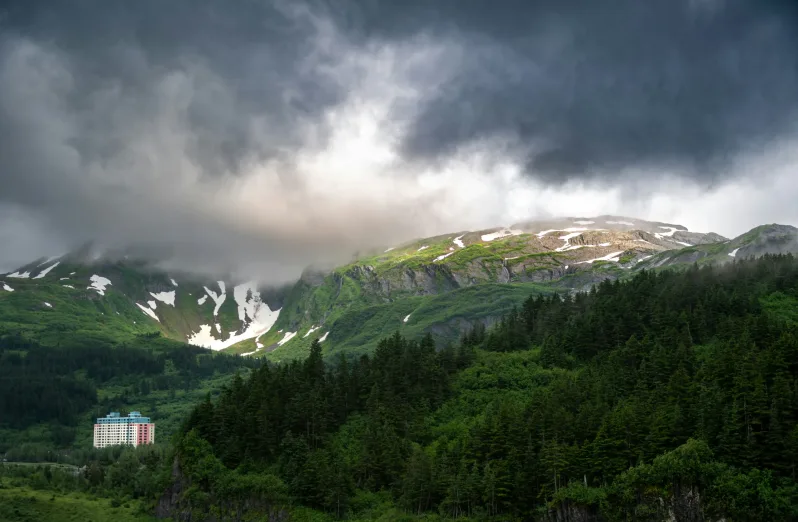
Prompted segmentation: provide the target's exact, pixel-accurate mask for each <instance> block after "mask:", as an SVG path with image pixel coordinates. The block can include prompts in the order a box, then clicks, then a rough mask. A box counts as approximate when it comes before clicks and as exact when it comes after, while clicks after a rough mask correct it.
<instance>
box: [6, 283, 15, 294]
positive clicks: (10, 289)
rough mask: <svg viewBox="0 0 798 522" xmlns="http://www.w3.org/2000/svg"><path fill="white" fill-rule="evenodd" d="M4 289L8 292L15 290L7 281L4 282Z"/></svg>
mask: <svg viewBox="0 0 798 522" xmlns="http://www.w3.org/2000/svg"><path fill="white" fill-rule="evenodd" d="M3 290H5V291H6V292H13V291H14V289H13V288H11V287H10V286H8V285H7V284H5V283H3Z"/></svg>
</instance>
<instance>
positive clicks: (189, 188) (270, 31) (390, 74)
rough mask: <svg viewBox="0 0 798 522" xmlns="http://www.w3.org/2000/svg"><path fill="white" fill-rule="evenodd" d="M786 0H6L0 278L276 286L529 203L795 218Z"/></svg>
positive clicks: (792, 26)
mask: <svg viewBox="0 0 798 522" xmlns="http://www.w3.org/2000/svg"><path fill="white" fill-rule="evenodd" d="M566 4H567V6H566ZM795 4H796V3H795V2H790V1H783V2H777V1H768V0H749V1H743V0H648V1H645V2H641V1H639V0H615V1H606V2H595V1H587V0H585V1H574V2H562V1H555V0H540V1H534V0H490V1H481V0H431V1H428V0H402V1H389V0H362V1H338V0H335V1H333V0H328V1H322V0H318V1H317V0H307V1H304V0H285V1H278V0H239V1H236V2H221V1H218V0H170V1H168V2H164V1H162V0H138V1H135V2H131V1H122V0H119V1H116V0H95V1H79V0H75V1H72V2H62V1H55V0H54V1H52V2H46V1H37V2H30V1H28V0H19V1H5V2H0V271H5V270H11V269H13V268H16V266H18V265H20V264H22V263H24V262H27V261H29V260H30V259H32V258H35V257H38V256H41V255H55V254H58V253H61V252H62V251H64V250H66V249H69V248H71V247H72V246H73V245H75V244H78V243H82V242H84V241H88V240H93V241H96V242H98V243H99V244H101V245H104V246H107V247H120V246H130V245H135V246H137V247H140V248H145V249H153V250H154V251H158V252H159V253H160V254H161V255H163V254H164V253H166V254H168V255H169V256H170V257H171V259H172V262H173V263H175V264H177V265H178V266H183V267H185V268H188V269H192V270H199V271H204V272H208V273H213V272H215V271H218V270H233V271H235V272H236V273H238V274H240V275H242V276H244V275H252V276H256V277H258V278H259V279H261V280H264V281H266V282H280V281H285V280H289V279H291V278H293V277H295V276H296V275H297V274H298V272H299V271H300V270H301V269H302V268H303V267H304V266H306V265H308V264H311V263H329V262H338V261H341V260H346V259H348V258H350V257H351V255H352V253H353V252H355V251H357V250H359V249H363V248H367V247H369V246H390V245H391V244H393V243H394V242H396V241H399V240H403V239H407V238H410V237H415V236H421V235H429V234H434V233H443V232H449V231H458V230H465V229H477V228H484V227H490V226H498V225H504V224H509V223H511V222H513V221H517V220H521V219H529V218H535V217H550V216H559V215H597V214H604V213H613V214H621V215H628V216H633V217H639V218H648V219H656V220H662V221H670V222H676V223H681V224H684V225H686V226H687V227H688V228H690V229H691V230H697V231H715V232H718V233H721V234H724V235H727V236H734V235H737V234H740V233H742V232H744V231H746V230H747V229H749V228H751V227H753V226H756V225H758V224H762V223H771V222H779V223H786V224H798V204H796V201H798V8H796V6H795Z"/></svg>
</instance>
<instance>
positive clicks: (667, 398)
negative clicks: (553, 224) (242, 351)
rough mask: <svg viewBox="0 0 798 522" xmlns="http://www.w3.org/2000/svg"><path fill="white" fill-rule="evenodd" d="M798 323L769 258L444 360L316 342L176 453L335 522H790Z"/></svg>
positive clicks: (574, 305) (512, 322) (434, 354)
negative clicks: (402, 518) (377, 516)
mask: <svg viewBox="0 0 798 522" xmlns="http://www.w3.org/2000/svg"><path fill="white" fill-rule="evenodd" d="M796 310H798V263H796V261H795V260H794V259H793V258H792V257H791V256H766V257H765V258H763V259H760V260H757V261H745V262H735V263H733V264H730V265H727V266H724V267H704V268H698V267H693V268H690V269H688V270H685V271H681V272H675V271H666V272H660V273H655V272H644V273H641V274H639V275H637V276H636V277H634V278H633V279H632V280H630V281H628V282H623V283H621V282H617V281H616V282H605V283H602V284H600V285H598V286H597V287H595V288H594V289H593V290H591V291H590V292H588V293H580V294H576V295H565V296H554V297H536V298H530V299H529V300H528V301H527V302H526V303H525V304H524V306H523V307H522V308H521V309H519V310H516V311H515V312H513V313H511V314H510V315H509V316H507V317H505V318H504V319H503V320H502V321H501V322H500V324H498V325H496V327H494V328H492V329H490V330H489V331H487V332H485V331H484V329H483V328H480V327H477V328H475V329H474V330H473V331H472V332H470V333H469V334H468V335H466V336H465V337H464V338H463V339H462V342H461V343H460V344H459V345H458V346H457V347H456V348H453V347H442V348H441V349H439V350H436V349H435V346H434V344H433V342H432V341H431V339H430V338H429V337H427V338H425V339H423V340H421V341H411V340H406V339H404V338H402V337H401V336H399V335H398V334H397V335H395V336H393V337H391V338H389V339H386V340H384V341H382V342H381V343H380V345H379V347H378V349H377V350H376V352H375V353H374V354H373V356H363V357H361V358H360V359H358V360H354V361H351V360H346V359H343V358H342V359H340V360H338V361H335V364H332V365H329V366H325V364H324V363H323V361H322V356H321V347H320V345H319V343H318V342H316V343H314V345H313V349H312V353H311V355H310V357H309V358H308V359H307V360H306V361H304V362H301V363H299V362H297V363H292V364H287V365H283V366H280V367H278V368H271V367H262V368H260V369H258V370H257V371H256V372H254V373H253V374H252V376H251V377H250V378H249V379H248V380H247V381H246V382H245V381H244V380H242V379H236V380H235V381H234V382H233V384H232V385H231V386H230V388H229V389H228V390H226V391H225V392H224V393H223V394H222V396H221V398H220V399H219V400H218V401H217V402H215V403H214V402H212V401H211V400H210V399H208V400H206V401H205V402H204V403H202V404H200V405H198V406H197V407H196V409H195V410H194V412H193V414H192V415H191V417H190V418H189V419H188V420H187V422H186V424H185V427H184V434H185V435H184V441H195V442H192V443H191V444H190V447H196V446H197V444H198V443H197V442H196V441H197V440H204V441H206V443H207V447H204V448H205V450H204V451H205V452H204V453H203V454H202V455H203V459H205V460H203V462H211V461H218V462H219V464H218V465H219V466H222V468H224V469H227V470H236V473H239V474H241V473H244V474H251V475H252V476H253V477H255V476H258V477H266V476H268V477H273V478H274V479H280V480H282V481H284V483H285V484H286V485H287V486H288V489H287V491H290V492H291V494H292V495H293V496H294V498H295V499H296V500H298V501H299V502H300V503H302V504H304V505H307V506H311V507H314V508H317V509H321V510H325V511H328V512H330V513H332V514H334V515H336V516H341V517H343V516H345V515H346V514H347V513H348V512H356V511H358V510H359V509H361V508H362V507H363V502H364V501H363V499H364V498H365V497H364V495H366V496H368V495H369V494H378V493H379V492H380V491H382V492H387V493H389V494H390V496H391V498H392V499H393V502H394V503H395V505H397V506H399V507H400V508H401V509H403V510H405V511H406V512H410V513H422V512H429V511H437V512H439V513H441V514H443V515H445V516H448V517H465V516H472V517H478V516H496V517H502V516H509V517H517V518H521V519H529V518H535V517H547V516H555V514H558V516H560V517H567V516H573V514H574V513H576V512H579V513H580V514H581V515H585V516H592V517H601V518H603V519H607V520H625V519H630V518H633V519H654V520H656V519H660V518H667V516H668V514H679V513H682V512H683V513H686V515H685V516H689V517H697V518H695V519H696V520H698V519H699V518H700V517H702V516H718V517H720V516H725V517H731V518H732V519H740V520H743V519H750V518H751V516H752V515H751V513H756V517H754V518H757V519H785V518H789V517H794V516H798V513H796V512H795V511H794V510H795V509H796V508H794V506H795V505H798V488H797V487H796V482H795V479H796V471H797V470H796V467H797V466H798V400H797V398H796V393H797V392H798V330H797V329H796V323H795V319H796V316H798V314H796ZM179 454H180V455H181V457H180V458H181V459H182V462H183V463H184V464H185V465H186V466H187V468H191V469H193V468H195V467H196V466H194V464H195V463H193V462H192V455H196V452H194V453H192V452H190V451H187V450H183V451H179ZM208 459H210V460H208ZM219 476H224V474H219ZM220 480H221V479H220ZM222 486H223V484H221V483H220V482H219V481H215V480H213V478H212V477H210V478H209V479H208V480H207V481H206V482H204V483H203V485H202V487H203V488H204V491H205V492H206V493H207V494H208V495H209V496H208V497H206V501H207V502H210V503H213V502H214V499H217V500H218V499H220V498H222V497H223V496H224V495H223V493H222V492H223V491H224V489H223V487H222ZM569 514H570V515H569Z"/></svg>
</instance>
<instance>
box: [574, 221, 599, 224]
mask: <svg viewBox="0 0 798 522" xmlns="http://www.w3.org/2000/svg"><path fill="white" fill-rule="evenodd" d="M593 223H595V221H574V225H592V224H593Z"/></svg>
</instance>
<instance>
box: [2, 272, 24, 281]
mask: <svg viewBox="0 0 798 522" xmlns="http://www.w3.org/2000/svg"><path fill="white" fill-rule="evenodd" d="M6 277H15V278H17V279H28V278H29V277H30V272H24V273H21V274H20V273H19V272H14V273H13V274H8V275H7V276H6Z"/></svg>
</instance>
